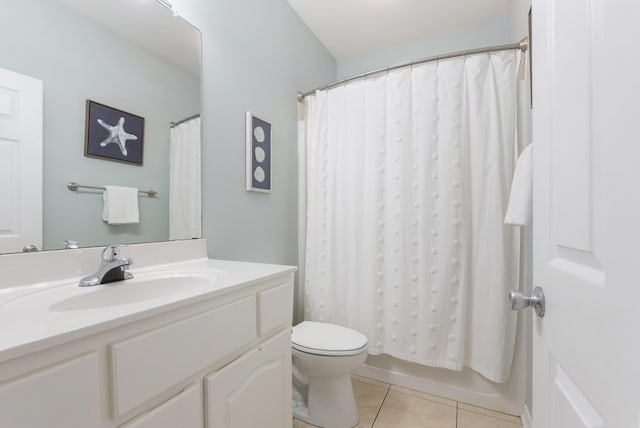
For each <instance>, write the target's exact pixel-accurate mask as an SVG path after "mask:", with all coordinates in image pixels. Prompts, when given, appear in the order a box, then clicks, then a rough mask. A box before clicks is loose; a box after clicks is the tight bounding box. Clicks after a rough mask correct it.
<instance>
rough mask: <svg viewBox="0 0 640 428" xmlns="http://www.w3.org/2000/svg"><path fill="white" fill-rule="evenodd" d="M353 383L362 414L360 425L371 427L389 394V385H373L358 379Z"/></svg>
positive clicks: (366, 427)
mask: <svg viewBox="0 0 640 428" xmlns="http://www.w3.org/2000/svg"><path fill="white" fill-rule="evenodd" d="M352 383H353V392H354V394H355V396H356V403H357V405H358V416H360V421H359V422H358V427H362V428H370V427H371V425H372V424H373V421H374V420H375V419H376V415H377V414H378V411H379V410H380V406H382V402H383V401H384V397H385V396H386V395H387V390H388V386H386V387H385V386H379V385H372V384H370V383H364V382H360V381H357V380H354V381H353V382H352Z"/></svg>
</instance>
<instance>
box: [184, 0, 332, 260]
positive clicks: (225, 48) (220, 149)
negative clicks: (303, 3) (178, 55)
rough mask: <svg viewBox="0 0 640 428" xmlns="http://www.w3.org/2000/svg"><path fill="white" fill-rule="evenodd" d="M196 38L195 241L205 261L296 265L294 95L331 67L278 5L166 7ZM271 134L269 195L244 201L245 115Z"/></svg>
mask: <svg viewBox="0 0 640 428" xmlns="http://www.w3.org/2000/svg"><path fill="white" fill-rule="evenodd" d="M173 3H174V7H175V9H176V10H177V11H178V12H179V13H180V14H181V15H183V16H184V17H185V18H186V19H187V20H189V21H190V22H191V23H193V24H194V25H195V26H196V27H198V28H200V30H201V31H202V65H203V100H202V132H203V183H202V189H203V193H202V195H203V231H204V236H205V237H206V238H207V242H208V250H209V257H213V258H225V259H236V260H239V259H242V260H250V261H260V262H275V263H286V264H293V265H297V261H298V257H297V239H298V238H297V237H298V228H297V221H298V220H297V200H298V198H297V186H298V184H297V183H298V168H297V153H298V150H297V107H296V93H297V91H299V90H305V89H308V88H311V87H314V86H317V85H319V84H320V83H322V82H325V81H327V80H332V79H334V78H335V75H336V62H335V60H334V58H333V57H332V56H331V55H330V54H329V53H328V52H327V51H326V50H325V49H324V47H323V46H322V45H321V44H320V42H319V41H318V40H317V39H316V38H315V36H314V35H313V34H312V33H311V32H310V31H309V29H308V28H307V27H306V26H305V25H304V24H303V23H302V21H301V20H300V19H299V18H298V16H297V15H296V14H295V13H294V12H293V10H292V9H291V8H290V7H289V5H288V4H287V3H286V1H285V0H243V1H237V0H175V1H174V2H173ZM247 110H250V111H252V112H254V113H255V114H256V115H258V116H260V117H261V118H264V119H265V120H268V121H270V122H271V124H272V131H273V140H272V141H273V159H272V161H273V164H272V171H273V175H272V183H273V193H271V194H261V193H254V192H246V191H245V168H244V165H245V124H244V113H245V111H247Z"/></svg>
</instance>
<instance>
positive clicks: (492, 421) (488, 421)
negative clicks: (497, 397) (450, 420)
mask: <svg viewBox="0 0 640 428" xmlns="http://www.w3.org/2000/svg"><path fill="white" fill-rule="evenodd" d="M521 426H522V425H520V424H519V423H513V422H509V421H505V420H503V419H497V418H493V417H491V416H487V415H483V414H480V413H474V412H469V411H467V410H462V409H458V428H518V427H521Z"/></svg>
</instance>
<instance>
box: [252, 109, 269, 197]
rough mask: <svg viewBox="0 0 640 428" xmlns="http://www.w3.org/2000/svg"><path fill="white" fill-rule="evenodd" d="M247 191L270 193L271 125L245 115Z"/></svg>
mask: <svg viewBox="0 0 640 428" xmlns="http://www.w3.org/2000/svg"><path fill="white" fill-rule="evenodd" d="M246 126H247V128H246V140H247V166H246V170H247V191H252V192H265V193H270V192H271V124H270V123H269V122H267V121H265V120H262V119H260V118H259V117H257V116H255V115H253V114H251V112H250V111H248V112H247V113H246Z"/></svg>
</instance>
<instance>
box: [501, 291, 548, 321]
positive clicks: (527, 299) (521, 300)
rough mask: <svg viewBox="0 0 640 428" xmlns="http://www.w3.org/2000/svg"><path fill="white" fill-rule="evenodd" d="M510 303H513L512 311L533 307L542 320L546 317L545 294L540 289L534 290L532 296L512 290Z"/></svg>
mask: <svg viewBox="0 0 640 428" xmlns="http://www.w3.org/2000/svg"><path fill="white" fill-rule="evenodd" d="M509 301H510V302H511V309H513V310H514V311H519V310H520V309H524V308H526V307H529V306H531V307H532V308H533V309H534V310H535V311H536V315H538V316H539V317H541V318H542V317H543V316H544V310H545V304H544V293H543V292H542V288H540V287H536V288H534V289H533V293H531V294H525V293H523V292H522V291H517V290H512V291H511V292H510V293H509Z"/></svg>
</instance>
